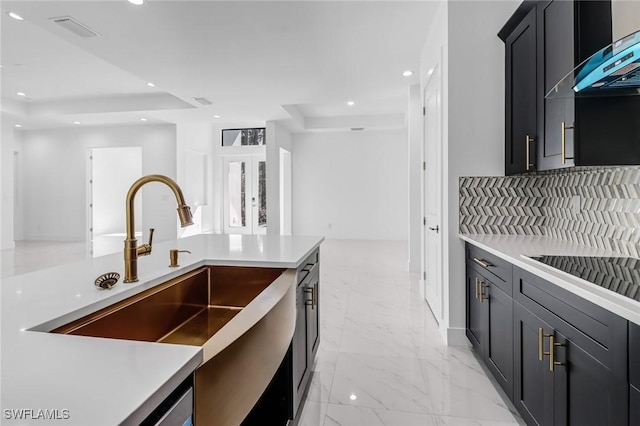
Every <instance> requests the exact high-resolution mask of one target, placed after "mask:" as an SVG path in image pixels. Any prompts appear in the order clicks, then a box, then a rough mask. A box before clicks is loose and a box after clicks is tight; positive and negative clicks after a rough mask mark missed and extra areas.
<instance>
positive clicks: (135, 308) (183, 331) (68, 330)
mask: <svg viewBox="0 0 640 426" xmlns="http://www.w3.org/2000/svg"><path fill="white" fill-rule="evenodd" d="M283 271H284V270H283V269H273V268H250V267H233V266H210V267H203V268H200V269H197V270H195V271H192V272H189V273H187V274H184V275H182V276H180V277H177V278H174V279H172V280H170V281H167V282H166V283H163V284H160V285H158V286H156V287H154V288H152V289H149V290H146V291H144V292H142V293H140V294H137V295H135V296H132V297H130V298H128V299H126V300H123V301H121V302H118V303H116V304H114V305H111V306H109V307H107V308H105V309H102V310H100V311H97V312H94V313H92V314H90V315H87V316H85V317H83V318H80V319H78V320H76V321H73V322H71V323H68V324H65V325H63V326H62V327H58V328H56V329H55V330H52V332H53V333H60V334H74V335H80V336H93V337H107V338H113V339H125V340H139V341H146V342H161V343H177V344H185V345H193V346H202V345H204V344H205V342H207V340H209V339H210V338H211V337H212V336H213V335H214V334H216V333H217V332H218V331H219V330H220V329H221V328H222V327H223V326H224V325H225V324H227V323H228V322H229V321H230V320H231V319H232V318H233V317H234V316H235V315H237V314H238V313H239V312H240V311H241V310H242V309H243V308H244V307H246V306H247V305H248V304H249V303H250V302H251V301H252V300H253V299H254V298H255V297H256V296H258V295H259V294H260V293H261V292H262V291H263V290H264V289H265V288H267V287H268V286H269V285H270V284H271V283H272V282H273V281H274V280H275V279H276V278H278V276H280V275H281V274H282V272H283Z"/></svg>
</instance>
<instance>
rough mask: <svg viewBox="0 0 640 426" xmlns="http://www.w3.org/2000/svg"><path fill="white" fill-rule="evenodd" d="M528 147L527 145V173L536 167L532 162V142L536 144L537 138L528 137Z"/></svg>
mask: <svg viewBox="0 0 640 426" xmlns="http://www.w3.org/2000/svg"><path fill="white" fill-rule="evenodd" d="M525 141H526V145H527V171H529V169H530V168H531V167H533V166H535V164H533V163H532V162H531V146H530V144H531V142H535V141H536V140H535V138H532V137H531V136H529V135H527V137H526V139H525Z"/></svg>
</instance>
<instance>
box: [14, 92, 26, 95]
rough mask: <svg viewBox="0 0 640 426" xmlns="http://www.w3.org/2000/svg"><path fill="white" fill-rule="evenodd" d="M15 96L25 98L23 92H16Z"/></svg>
mask: <svg viewBox="0 0 640 426" xmlns="http://www.w3.org/2000/svg"><path fill="white" fill-rule="evenodd" d="M16 95H18V96H27V94H26V93H24V92H16Z"/></svg>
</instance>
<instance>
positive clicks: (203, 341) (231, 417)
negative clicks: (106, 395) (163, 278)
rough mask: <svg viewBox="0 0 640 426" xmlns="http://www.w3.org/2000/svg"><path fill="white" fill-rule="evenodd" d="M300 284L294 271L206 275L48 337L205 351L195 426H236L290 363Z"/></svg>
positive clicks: (170, 284)
mask: <svg viewBox="0 0 640 426" xmlns="http://www.w3.org/2000/svg"><path fill="white" fill-rule="evenodd" d="M296 282H297V281H296V270H295V269H289V270H285V269H274V268H257V267H240V266H238V267H235V266H207V267H202V268H199V269H196V270H194V271H192V272H189V273H186V274H184V275H182V276H179V277H177V278H174V279H172V280H170V281H167V282H165V283H162V284H159V285H157V286H155V287H154V288H151V289H149V290H146V291H143V292H141V293H140V294H137V295H135V296H132V297H130V298H128V299H125V300H123V301H121V302H118V303H115V304H113V305H111V306H109V307H107V308H105V309H102V310H100V311H97V312H94V313H92V314H90V315H87V316H85V317H83V318H80V319H78V320H75V321H73V322H70V323H68V324H65V325H63V326H61V327H58V328H56V329H55V330H52V331H51V332H52V333H60V334H74V335H80V336H93V337H106V338H113V339H125V340H138V341H146V342H160V343H174V344H183V345H192V346H200V347H201V348H202V363H201V364H200V365H199V366H198V367H197V368H196V370H195V371H194V378H193V383H194V420H195V424H199V425H210V424H215V425H220V426H232V425H238V424H241V423H242V421H243V419H244V418H245V417H246V416H247V414H248V413H249V412H250V411H251V409H252V408H253V407H254V406H255V404H256V403H257V401H258V400H259V398H260V397H261V395H262V394H263V393H264V392H265V389H267V386H268V385H269V383H270V382H271V380H272V378H273V377H274V375H275V373H276V371H277V370H278V368H279V367H280V365H281V364H282V363H283V362H284V360H285V356H286V354H287V351H288V349H289V346H290V344H291V339H292V337H293V332H294V330H295V324H296Z"/></svg>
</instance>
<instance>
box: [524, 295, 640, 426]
mask: <svg viewBox="0 0 640 426" xmlns="http://www.w3.org/2000/svg"><path fill="white" fill-rule="evenodd" d="M515 321H516V328H515V329H516V335H515V346H514V348H515V358H516V365H515V392H514V405H515V406H516V408H517V409H518V411H519V412H520V413H521V415H522V417H523V418H524V419H525V421H526V422H527V424H529V425H541V426H543V425H576V426H578V425H580V426H582V425H594V426H596V425H626V424H630V423H629V422H628V418H627V414H626V409H627V402H626V401H627V392H626V387H627V383H626V380H624V379H623V378H618V377H616V376H615V375H614V374H613V372H611V370H609V369H608V368H607V367H605V366H604V365H603V364H602V363H600V362H598V361H597V360H596V359H595V358H593V356H592V355H590V354H589V353H588V352H587V351H586V350H585V349H584V348H582V347H580V345H578V344H576V343H575V342H573V341H572V340H571V339H569V338H567V337H566V336H565V335H563V334H562V333H560V332H559V331H558V330H557V329H555V328H554V327H553V326H551V325H549V324H548V323H547V322H545V321H543V320H542V319H541V318H540V317H539V316H537V315H535V314H534V313H532V312H530V311H529V310H528V309H526V308H524V307H523V306H522V305H520V304H519V303H517V302H516V303H515ZM541 337H542V338H541ZM631 424H635V423H631Z"/></svg>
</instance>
